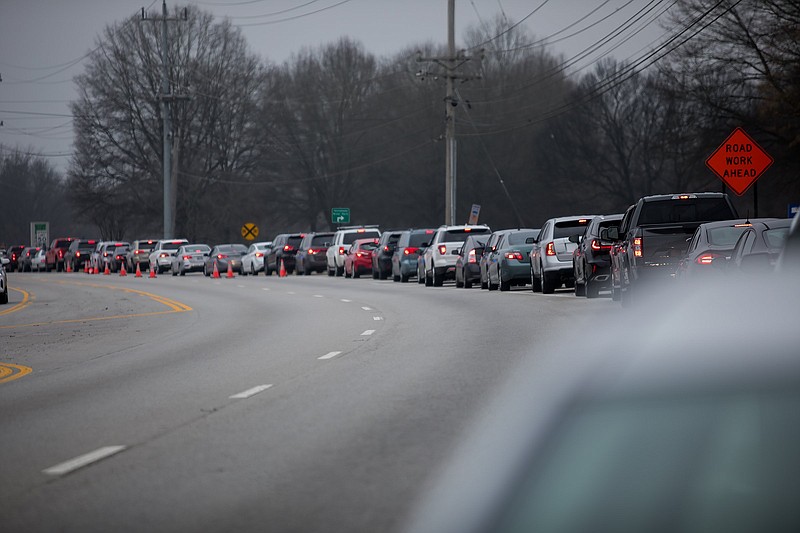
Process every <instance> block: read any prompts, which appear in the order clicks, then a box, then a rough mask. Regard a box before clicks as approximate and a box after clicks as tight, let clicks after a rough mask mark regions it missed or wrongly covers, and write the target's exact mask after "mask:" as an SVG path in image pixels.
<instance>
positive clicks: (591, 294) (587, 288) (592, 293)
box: [583, 279, 600, 298]
mask: <svg viewBox="0 0 800 533" xmlns="http://www.w3.org/2000/svg"><path fill="white" fill-rule="evenodd" d="M583 290H584V292H585V293H586V297H587V298H597V297H598V296H600V289H598V288H597V283H592V282H591V280H588V279H587V280H586V284H585V285H584V289H583Z"/></svg>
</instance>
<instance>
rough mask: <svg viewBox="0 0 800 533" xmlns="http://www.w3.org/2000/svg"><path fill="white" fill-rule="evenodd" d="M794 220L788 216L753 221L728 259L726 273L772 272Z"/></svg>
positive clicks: (756, 273) (751, 273) (762, 273)
mask: <svg viewBox="0 0 800 533" xmlns="http://www.w3.org/2000/svg"><path fill="white" fill-rule="evenodd" d="M791 224H792V220H791V219H789V218H784V219H775V220H770V221H761V222H753V223H752V224H751V225H750V226H749V227H748V228H746V229H745V231H744V232H743V233H742V234H741V235H740V236H739V240H737V241H736V244H735V245H734V247H733V251H732V252H731V256H730V259H729V260H728V261H727V262H726V263H725V271H726V273H728V274H731V273H734V274H748V275H762V276H763V275H771V274H772V273H773V271H774V270H775V266H776V264H777V262H778V258H779V257H780V255H781V252H782V251H783V249H784V246H785V245H786V239H787V237H788V235H789V228H790V227H791Z"/></svg>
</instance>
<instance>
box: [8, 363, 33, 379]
mask: <svg viewBox="0 0 800 533" xmlns="http://www.w3.org/2000/svg"><path fill="white" fill-rule="evenodd" d="M15 370H16V373H15V372H14V371H15ZM32 371H33V369H32V368H31V367H29V366H22V365H14V364H11V363H0V383H7V382H9V381H14V380H15V379H19V378H21V377H22V376H27V375H28V374H30V373H31V372H32Z"/></svg>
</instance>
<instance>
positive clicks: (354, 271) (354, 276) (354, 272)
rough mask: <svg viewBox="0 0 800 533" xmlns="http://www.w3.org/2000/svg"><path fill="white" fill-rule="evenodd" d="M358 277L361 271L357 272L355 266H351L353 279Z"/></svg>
mask: <svg viewBox="0 0 800 533" xmlns="http://www.w3.org/2000/svg"><path fill="white" fill-rule="evenodd" d="M360 277H361V272H359V271H358V269H357V268H355V267H353V279H356V278H360Z"/></svg>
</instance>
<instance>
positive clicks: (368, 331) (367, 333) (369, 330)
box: [361, 329, 375, 335]
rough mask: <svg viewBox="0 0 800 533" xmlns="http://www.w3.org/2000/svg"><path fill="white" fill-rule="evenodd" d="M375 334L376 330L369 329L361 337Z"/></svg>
mask: <svg viewBox="0 0 800 533" xmlns="http://www.w3.org/2000/svg"><path fill="white" fill-rule="evenodd" d="M373 333H375V330H374V329H368V330H367V331H365V332H364V333H362V334H361V335H372V334H373Z"/></svg>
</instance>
